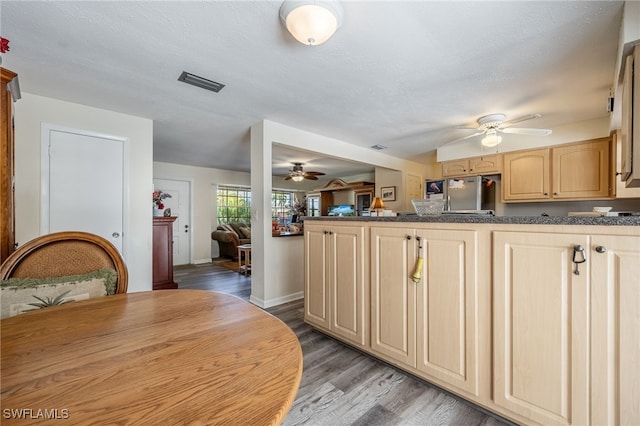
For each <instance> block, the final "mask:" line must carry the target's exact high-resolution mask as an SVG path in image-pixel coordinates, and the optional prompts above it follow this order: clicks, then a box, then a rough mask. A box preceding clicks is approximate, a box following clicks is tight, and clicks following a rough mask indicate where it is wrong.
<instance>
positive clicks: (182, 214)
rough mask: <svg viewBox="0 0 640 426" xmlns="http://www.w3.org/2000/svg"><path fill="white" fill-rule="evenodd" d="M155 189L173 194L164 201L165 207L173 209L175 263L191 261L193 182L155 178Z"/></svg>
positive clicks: (180, 263) (183, 263)
mask: <svg viewBox="0 0 640 426" xmlns="http://www.w3.org/2000/svg"><path fill="white" fill-rule="evenodd" d="M153 189H154V190H155V191H158V190H160V191H162V192H166V193H168V194H171V198H166V199H164V200H163V201H162V203H163V204H164V208H165V209H171V216H177V217H178V218H177V219H176V220H175V222H173V264H174V265H187V264H189V263H191V182H189V181H184V180H172V179H154V180H153Z"/></svg>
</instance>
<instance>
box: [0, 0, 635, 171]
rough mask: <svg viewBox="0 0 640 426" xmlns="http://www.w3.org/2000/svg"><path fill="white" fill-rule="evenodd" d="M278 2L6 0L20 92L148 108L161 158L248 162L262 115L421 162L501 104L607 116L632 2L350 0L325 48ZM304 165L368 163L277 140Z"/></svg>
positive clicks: (551, 115)
mask: <svg viewBox="0 0 640 426" xmlns="http://www.w3.org/2000/svg"><path fill="white" fill-rule="evenodd" d="M280 4H281V3H280V2H279V1H275V2H273V1H148V2H142V1H136V2H133V1H129V2H112V1H71V2H57V1H53V2H41V1H7V0H3V1H2V2H1V3H0V20H1V21H0V23H1V26H0V35H2V37H5V38H8V39H9V40H10V48H11V50H10V52H7V53H5V54H4V55H3V57H2V61H3V67H5V68H9V69H11V70H13V71H15V72H17V73H19V79H20V86H21V89H22V91H23V92H27V93H31V94H37V95H42V96H47V97H51V98H56V99H62V100H66V101H71V102H75V103H80V104H85V105H91V106H94V107H98V108H103V109H108V110H113V111H118V112H122V113H126V114H131V115H135V116H140V117H145V118H150V119H152V120H153V123H154V128H153V131H154V160H155V161H163V162H170V163H179V164H187V165H194V166H203V167H213V168H220V169H227V170H236V171H247V172H248V171H249V170H250V155H249V151H250V147H249V127H250V126H251V125H253V124H255V123H257V122H259V121H261V120H263V119H269V120H272V121H275V122H279V123H282V124H285V125H288V126H292V127H297V128H299V129H302V130H306V131H310V132H314V133H318V134H321V135H325V136H328V137H332V138H336V139H340V140H343V141H345V142H348V143H352V144H355V145H358V146H361V147H370V146H371V145H374V144H382V145H385V146H387V147H388V149H387V150H386V151H384V152H385V153H387V154H389V155H392V156H396V157H401V158H406V159H415V158H416V157H419V156H420V155H421V154H425V153H427V152H429V151H432V150H434V149H435V148H436V147H438V146H440V145H442V144H443V143H445V142H447V141H450V140H453V139H457V138H459V137H461V136H465V135H467V134H469V132H472V131H471V130H461V129H458V128H456V127H458V126H460V125H471V124H473V123H474V122H475V120H476V119H477V118H478V117H479V116H482V115H486V114H490V113H496V112H501V113H505V114H506V115H507V119H511V118H515V117H519V116H522V115H525V114H529V113H541V114H543V117H542V118H539V119H536V120H532V121H527V122H526V123H521V124H522V126H521V127H544V128H550V129H553V128H554V126H559V125H563V124H568V123H576V122H580V121H583V120H591V119H595V118H598V117H604V116H607V115H608V113H607V111H606V100H607V97H608V96H609V93H610V92H609V91H610V89H611V85H612V81H613V79H614V75H615V72H614V67H615V64H616V55H617V49H618V36H619V27H620V22H621V19H622V11H623V2H619V1H604V2H599V1H550V2H540V1H499V2H485V1H473V2H461V1H460V2H446V1H444V2H436V1H386V2H383V1H343V2H342V5H343V8H344V16H345V17H344V24H343V26H342V27H341V28H340V29H339V30H338V32H337V33H336V34H335V35H334V36H333V37H332V38H331V39H330V40H329V41H328V42H326V43H325V44H323V45H321V46H315V47H310V46H304V45H302V44H299V43H298V42H297V41H295V40H294V39H293V37H291V36H290V35H289V34H288V33H287V31H286V30H285V29H284V28H283V26H282V25H281V24H280V21H279V17H278V10H279V7H280ZM183 70H186V71H188V72H191V73H194V74H196V75H199V76H202V77H205V78H209V79H212V80H215V81H218V82H221V83H223V84H225V85H226V87H225V88H224V89H223V90H222V91H221V92H219V93H213V92H210V91H206V90H202V89H199V88H196V87H194V86H190V85H187V84H184V83H182V82H179V81H177V78H178V76H179V75H180V73H181V72H182V71H183ZM512 137H514V135H504V138H505V141H508V140H509V138H512ZM520 137H522V136H520ZM529 137H531V136H529ZM337 154H339V153H337ZM293 157H296V158H293ZM305 157H306V158H305ZM325 160H326V161H327V163H326V164H324V163H323V161H325ZM292 161H302V162H305V163H309V162H310V164H307V165H305V169H307V170H317V171H327V172H329V168H336V167H338V166H340V167H342V166H346V169H345V170H349V171H353V172H355V173H359V172H363V171H366V170H367V167H362V165H359V166H358V165H356V164H354V163H344V162H340V161H335V160H331V161H330V160H327V159H322V158H318V157H317V156H314V155H312V154H309V153H307V154H304V153H300V155H299V156H298V155H297V154H296V153H295V151H293V150H283V151H277V150H276V151H275V154H274V173H275V174H278V173H281V174H284V173H285V172H286V170H287V169H288V168H290V162H292ZM323 167H326V169H325V170H322V168H323ZM340 172H341V173H344V170H340Z"/></svg>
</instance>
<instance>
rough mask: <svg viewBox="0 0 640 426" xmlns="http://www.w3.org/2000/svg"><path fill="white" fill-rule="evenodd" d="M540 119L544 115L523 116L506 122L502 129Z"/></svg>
mask: <svg viewBox="0 0 640 426" xmlns="http://www.w3.org/2000/svg"><path fill="white" fill-rule="evenodd" d="M540 117H542V114H527V115H523V116H522V117H518V118H514V119H512V120H507V121H504V122H503V123H502V124H500V127H503V126H505V125H511V124H516V123H520V122H522V121H527V120H533V119H534V118H540Z"/></svg>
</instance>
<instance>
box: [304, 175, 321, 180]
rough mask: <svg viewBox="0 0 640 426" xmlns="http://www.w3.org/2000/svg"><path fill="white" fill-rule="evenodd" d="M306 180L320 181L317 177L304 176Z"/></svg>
mask: <svg viewBox="0 0 640 426" xmlns="http://www.w3.org/2000/svg"><path fill="white" fill-rule="evenodd" d="M304 178H305V179H309V180H318V178H317V177H315V176H310V175H304Z"/></svg>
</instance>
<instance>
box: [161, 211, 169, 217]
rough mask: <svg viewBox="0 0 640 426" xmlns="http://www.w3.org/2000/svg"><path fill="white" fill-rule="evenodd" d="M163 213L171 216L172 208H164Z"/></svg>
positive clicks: (165, 215)
mask: <svg viewBox="0 0 640 426" xmlns="http://www.w3.org/2000/svg"><path fill="white" fill-rule="evenodd" d="M162 215H163V216H164V217H171V209H164V212H163V213H162Z"/></svg>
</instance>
